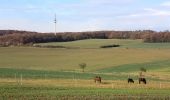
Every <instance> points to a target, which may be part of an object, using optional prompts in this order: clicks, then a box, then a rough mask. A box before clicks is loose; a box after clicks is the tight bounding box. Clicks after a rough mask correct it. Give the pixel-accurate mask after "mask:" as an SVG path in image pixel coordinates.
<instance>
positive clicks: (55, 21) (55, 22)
mask: <svg viewBox="0 0 170 100" xmlns="http://www.w3.org/2000/svg"><path fill="white" fill-rule="evenodd" d="M56 24H57V18H56V14H55V18H54V28H55V33H54V34H55V35H56V34H57V32H56V26H57V25H56Z"/></svg>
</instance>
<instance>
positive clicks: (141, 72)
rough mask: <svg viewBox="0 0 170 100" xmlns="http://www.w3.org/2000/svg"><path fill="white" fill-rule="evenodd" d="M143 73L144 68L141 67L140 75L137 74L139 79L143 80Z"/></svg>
mask: <svg viewBox="0 0 170 100" xmlns="http://www.w3.org/2000/svg"><path fill="white" fill-rule="evenodd" d="M143 72H146V68H144V67H141V68H140V73H139V77H140V78H144V75H143Z"/></svg>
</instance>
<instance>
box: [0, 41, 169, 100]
mask: <svg viewBox="0 0 170 100" xmlns="http://www.w3.org/2000/svg"><path fill="white" fill-rule="evenodd" d="M112 44H118V45H120V47H116V48H100V46H104V45H112ZM34 45H42V46H47V45H52V46H64V47H67V48H38V47H0V99H20V100H22V99H26V100H27V99H29V100H30V99H41V100H45V99H52V100H53V99H54V100H55V99H61V100H62V99H63V100H65V99H66V100H67V99H70V100H74V99H99V100H100V99H101V100H105V98H106V97H107V98H106V99H108V100H109V99H115V98H117V99H122V100H128V99H134V100H136V99H145V100H152V99H153V100H160V99H161V100H164V99H167V100H168V99H169V98H170V97H169V95H170V53H169V52H170V43H143V41H142V40H126V39H124V40H119V39H90V40H80V41H73V42H57V43H40V44H34ZM80 63H86V64H87V67H86V68H85V72H84V73H83V72H82V70H81V69H80V67H79V64H80ZM141 67H144V68H146V69H147V72H145V73H144V74H145V77H146V79H147V84H146V85H143V84H142V85H139V84H138V74H139V72H140V68H141ZM129 75H130V76H131V77H132V78H133V79H134V80H135V83H134V84H128V83H127V78H128V76H129ZM94 76H101V77H102V83H101V84H96V83H94V80H93V78H94ZM19 91H21V92H19Z"/></svg>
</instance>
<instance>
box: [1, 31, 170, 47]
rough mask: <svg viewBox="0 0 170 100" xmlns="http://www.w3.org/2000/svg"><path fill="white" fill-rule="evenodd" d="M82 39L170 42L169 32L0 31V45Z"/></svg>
mask: <svg viewBox="0 0 170 100" xmlns="http://www.w3.org/2000/svg"><path fill="white" fill-rule="evenodd" d="M83 39H143V40H144V41H145V42H152V43H154V42H170V32H168V31H166V32H155V31H152V30H143V31H141V30H139V31H91V32H62V33H57V34H56V35H55V34H54V33H38V32H30V31H18V30H0V45H1V46H9V45H32V44H34V43H46V42H67V41H75V40H83Z"/></svg>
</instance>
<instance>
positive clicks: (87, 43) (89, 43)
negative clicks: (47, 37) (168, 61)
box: [35, 39, 170, 49]
mask: <svg viewBox="0 0 170 100" xmlns="http://www.w3.org/2000/svg"><path fill="white" fill-rule="evenodd" d="M113 44H118V45H121V47H122V48H126V47H127V48H154V49H156V48H157V49H159V48H164V49H165V48H170V43H144V42H143V40H140V39H138V40H129V39H122V40H120V39H89V40H79V41H72V42H51V43H38V44H35V45H42V46H48V45H53V46H65V47H71V48H86V49H87V48H94V49H95V48H100V46H104V45H113Z"/></svg>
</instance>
